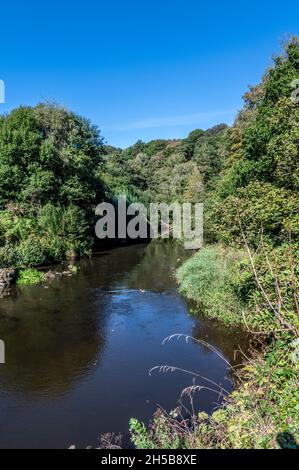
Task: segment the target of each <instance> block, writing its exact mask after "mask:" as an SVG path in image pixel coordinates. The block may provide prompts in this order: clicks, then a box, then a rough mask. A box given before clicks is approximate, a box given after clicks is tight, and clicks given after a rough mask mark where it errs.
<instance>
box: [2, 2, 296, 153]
mask: <svg viewBox="0 0 299 470" xmlns="http://www.w3.org/2000/svg"><path fill="white" fill-rule="evenodd" d="M0 14H1V26H0V37H1V48H0V79H3V80H4V81H5V84H6V103H5V104H4V105H3V104H0V112H5V111H8V110H10V109H12V108H14V107H16V106H19V105H21V104H30V105H33V104H36V103H38V102H40V101H42V100H50V101H56V102H58V103H61V104H63V105H65V106H67V107H68V108H70V109H72V110H74V111H76V112H78V113H80V114H82V115H85V116H86V117H88V118H90V119H91V120H92V121H93V122H94V123H95V124H97V125H98V126H99V127H100V129H101V130H102V134H103V135H104V137H105V138H106V140H107V141H108V143H110V144H112V145H117V146H128V145H130V144H132V143H134V142H135V141H136V140H138V139H143V140H145V141H147V140H150V139H152V138H175V137H183V136H185V135H186V134H188V132H189V131H190V130H192V129H195V128H197V127H201V128H207V127H209V126H212V125H214V124H216V123H218V122H227V123H231V122H232V121H233V117H234V115H235V113H236V111H237V110H238V109H239V108H240V107H241V105H242V100H241V96H242V95H243V93H244V92H245V91H246V88H247V85H248V84H255V83H257V82H258V81H259V80H260V78H261V75H262V73H263V71H264V69H265V68H266V67H267V66H269V65H270V64H271V56H272V54H273V53H277V52H279V50H280V42H281V40H282V39H283V38H284V36H285V34H286V33H294V34H298V33H299V3H298V2H295V1H294V0H292V1H288V0H285V1H283V2H275V1H261V0H259V1H255V0H254V1H249V2H232V1H226V2H224V1H221V2H217V1H212V2H211V1H210V2H209V1H204V2H202V1H196V0H190V1H188V0H184V1H178V0H172V1H168V0H160V1H156V0H151V1H147V0H144V1H142V0H140V1H138V2H137V1H130V0H126V1H115V0H110V1H108V0H107V1H105V2H104V1H101V0H98V1H96V0H85V1H84V2H76V1H74V2H71V1H65V0H61V1H56V0H54V1H53V0H52V1H47V0H45V1H44V2H43V3H42V2H40V1H33V0H28V1H26V2H25V1H15V0H10V1H6V2H5V3H4V2H2V4H1V10H0Z"/></svg>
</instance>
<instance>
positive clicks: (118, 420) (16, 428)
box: [0, 244, 245, 448]
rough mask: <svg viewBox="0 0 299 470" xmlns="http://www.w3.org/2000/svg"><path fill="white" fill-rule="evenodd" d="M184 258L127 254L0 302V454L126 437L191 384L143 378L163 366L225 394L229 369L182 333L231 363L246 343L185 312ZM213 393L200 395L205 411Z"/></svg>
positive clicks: (140, 251) (143, 249) (174, 251)
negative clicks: (179, 281) (1, 358)
mask: <svg viewBox="0 0 299 470" xmlns="http://www.w3.org/2000/svg"><path fill="white" fill-rule="evenodd" d="M184 256H186V252H185V251H184V250H182V249H181V248H179V247H177V246H175V245H172V244H169V245H165V244H152V245H148V246H141V245H138V246H130V247H122V248H117V249H114V250H111V251H107V252H103V253H101V254H99V255H98V256H95V257H94V258H92V259H91V260H84V261H81V262H80V263H78V266H79V271H78V274H77V275H75V276H73V277H71V278H62V279H60V278H59V279H55V280H54V281H53V282H52V283H51V284H50V285H49V287H48V288H45V286H44V285H40V286H33V287H26V288H24V287H23V288H18V289H16V290H15V291H14V293H13V295H12V296H10V297H6V298H4V299H1V300H0V338H1V339H3V340H4V341H5V345H6V364H5V365H1V366H0V447H1V448H47V447H50V448H66V447H68V446H69V445H71V444H75V445H76V446H77V447H86V446H88V445H93V446H94V445H97V439H98V436H99V435H100V434H101V433H103V432H121V433H123V434H124V435H125V437H126V436H127V433H128V431H127V430H128V421H129V418H130V417H132V416H134V417H138V418H139V419H141V420H143V421H145V422H146V421H147V420H148V419H149V418H150V416H151V415H152V413H153V412H154V410H155V409H156V407H157V404H160V405H161V406H163V407H164V408H166V409H168V410H169V409H171V408H174V407H175V406H176V403H177V400H178V397H179V395H180V392H181V390H182V389H183V387H185V386H188V385H190V384H191V383H192V378H191V377H190V376H187V375H185V374H183V373H181V372H175V373H169V374H159V373H157V372H156V373H154V374H153V375H152V376H149V374H148V371H149V369H151V368H152V367H153V366H156V365H162V364H169V365H174V366H178V367H182V368H184V369H189V370H192V371H196V372H198V373H199V374H201V375H203V376H206V377H208V378H209V379H211V380H213V381H215V382H217V383H218V384H222V385H223V386H224V387H225V388H226V389H227V390H228V391H230V390H231V389H232V384H231V382H230V380H229V377H230V372H229V370H228V368H227V364H226V363H225V362H224V361H223V360H222V359H221V358H219V356H218V355H217V354H215V353H214V352H212V351H211V350H209V349H208V348H206V347H204V346H202V345H199V344H195V343H192V342H191V343H189V344H185V343H184V341H183V340H181V341H176V340H175V341H172V342H170V343H167V344H165V345H164V346H162V344H161V343H162V340H163V339H164V338H165V337H166V336H168V335H171V334H174V333H186V334H190V335H193V336H194V337H196V338H200V339H204V340H206V341H208V342H209V343H211V344H212V345H213V346H215V347H216V348H217V349H218V350H219V351H220V352H221V353H222V354H223V355H224V356H225V358H226V359H228V360H229V361H230V363H232V364H235V363H236V362H240V356H238V357H237V358H234V352H235V350H236V349H237V347H238V345H239V344H241V345H243V343H244V341H245V339H244V337H242V335H241V334H240V333H238V332H236V331H233V330H231V329H230V330H229V329H225V328H223V327H220V326H219V325H217V324H216V323H214V322H211V321H207V320H204V319H200V320H196V319H194V318H193V317H192V316H190V315H189V314H188V308H187V304H186V302H185V300H184V299H183V298H182V297H180V295H179V294H178V293H177V290H176V284H175V281H174V278H173V273H174V270H175V268H176V267H177V266H178V265H179V264H180V263H181V261H182V259H183V257H184ZM217 401H218V395H217V394H215V393H214V392H211V391H202V392H201V393H200V394H199V396H198V402H197V405H198V406H199V407H200V408H201V409H202V410H206V411H211V410H212V409H213V408H214V407H215V406H216V402H217Z"/></svg>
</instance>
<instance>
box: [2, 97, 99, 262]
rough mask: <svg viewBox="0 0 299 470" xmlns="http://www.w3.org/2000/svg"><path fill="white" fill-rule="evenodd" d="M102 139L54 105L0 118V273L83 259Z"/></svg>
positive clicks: (96, 195)
mask: <svg viewBox="0 0 299 470" xmlns="http://www.w3.org/2000/svg"><path fill="white" fill-rule="evenodd" d="M102 153H103V144H102V138H101V137H100V134H99V132H98V130H97V129H96V128H95V127H94V126H92V125H91V124H90V123H89V122H88V121H87V120H86V119H83V118H81V117H79V116H77V115H75V114H74V113H71V112H69V111H67V110H65V109H64V108H61V107H59V106H56V105H50V104H49V105H48V104H41V105H38V106H36V107H34V108H31V107H21V108H18V109H16V110H14V111H12V112H11V113H10V114H8V115H5V116H1V117H0V268H10V267H12V268H17V269H19V268H26V267H32V266H38V265H41V264H44V263H52V262H56V261H61V260H63V259H65V258H67V257H69V256H73V255H74V254H78V255H81V254H84V253H87V252H88V251H89V250H90V249H91V248H92V246H93V242H94V237H93V234H92V228H91V227H92V225H93V224H92V223H90V222H91V220H92V217H93V205H94V204H95V203H96V202H97V201H98V200H99V199H100V197H101V184H100V178H99V175H98V172H99V164H100V162H101V158H102V157H101V155H102Z"/></svg>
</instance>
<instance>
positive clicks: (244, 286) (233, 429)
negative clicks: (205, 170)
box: [130, 38, 299, 449]
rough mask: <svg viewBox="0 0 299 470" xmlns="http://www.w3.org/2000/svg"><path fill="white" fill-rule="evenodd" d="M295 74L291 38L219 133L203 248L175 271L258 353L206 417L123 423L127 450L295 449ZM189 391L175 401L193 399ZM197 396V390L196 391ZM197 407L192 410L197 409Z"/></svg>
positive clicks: (176, 415)
mask: <svg viewBox="0 0 299 470" xmlns="http://www.w3.org/2000/svg"><path fill="white" fill-rule="evenodd" d="M295 78H297V79H298V78H299V42H298V39H296V38H293V39H291V40H290V41H289V43H288V44H287V45H286V46H285V51H284V54H283V55H282V56H280V57H277V58H275V60H274V66H273V67H272V68H271V69H270V70H268V71H267V72H266V74H265V76H264V77H263V80H262V82H261V83H260V84H259V85H258V86H256V87H252V88H251V89H250V91H249V92H248V93H247V94H246V95H245V105H244V108H243V110H242V111H241V112H240V113H239V115H238V116H237V118H236V121H235V124H234V126H233V127H232V128H231V129H229V130H228V131H227V133H226V139H227V142H226V148H227V149H228V154H227V157H226V159H225V162H224V166H223V169H222V171H221V173H220V177H219V178H217V179H216V180H214V183H215V184H214V185H212V186H211V187H210V188H209V190H208V191H207V192H206V200H205V203H206V230H205V235H206V241H207V242H209V243H217V245H213V246H206V247H205V248H204V249H203V250H202V251H200V252H199V253H197V254H195V255H194V256H193V258H191V259H189V260H188V261H187V262H186V263H185V264H184V265H183V266H182V267H181V268H180V269H179V270H178V272H177V278H178V281H179V283H180V289H181V292H182V293H183V294H184V295H186V296H187V297H188V298H190V299H192V300H193V301H194V302H195V304H196V305H197V308H198V309H199V310H201V311H203V312H204V313H205V314H206V315H208V316H211V317H213V318H217V319H218V320H219V321H224V322H225V323H227V324H231V325H235V324H239V325H240V324H241V325H243V327H244V328H246V329H249V330H250V331H251V332H252V333H253V334H254V336H255V338H256V342H257V344H258V347H257V348H256V350H255V352H254V353H253V356H252V357H251V358H247V364H246V366H245V367H243V368H242V369H240V370H239V372H238V386H237V388H236V390H235V391H234V392H233V393H232V394H231V395H229V396H227V397H226V399H225V402H224V404H223V405H222V406H221V407H220V408H219V409H218V410H216V411H215V412H214V413H213V414H212V415H211V416H208V415H206V414H204V413H200V412H199V413H197V412H193V413H191V414H190V415H187V416H186V414H184V413H182V410H181V409H180V408H179V407H178V408H177V409H176V410H173V411H172V412H171V413H169V414H168V413H167V412H166V411H164V410H161V409H159V410H157V412H156V414H155V415H154V417H153V419H152V422H151V423H150V425H149V426H148V427H146V426H145V425H144V424H142V423H140V422H139V421H138V420H136V419H133V420H131V422H130V431H131V436H132V440H133V442H134V444H135V445H136V447H137V448H171V449H173V448H188V449H190V448H275V447H278V448H281V447H290V448H298V442H299V392H298V389H299V387H298V385H299V381H298V373H299V298H298V292H299V269H298V266H299V265H298V261H299V259H298V258H299V240H298V232H299V219H298V214H299V210H298V209H299V207H298V204H299V194H298V191H299V105H298V104H296V103H294V102H293V101H292V100H291V92H292V87H291V83H292V81H293V80H294V79H295ZM197 392H198V389H197V388H196V387H190V388H189V389H188V390H187V391H185V392H184V393H185V395H186V394H187V396H188V397H189V399H190V400H193V395H194V393H197ZM199 393H200V392H199ZM199 411H200V410H199Z"/></svg>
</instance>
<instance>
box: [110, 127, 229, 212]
mask: <svg viewBox="0 0 299 470" xmlns="http://www.w3.org/2000/svg"><path fill="white" fill-rule="evenodd" d="M226 129H227V126H225V125H224V124H221V125H218V126H215V127H213V128H211V129H208V130H207V131H203V130H200V129H198V130H195V131H193V132H191V133H190V134H189V136H188V137H187V138H186V139H182V140H153V141H151V142H148V143H144V142H141V141H138V142H137V143H136V144H135V145H133V146H132V147H129V148H128V149H125V150H121V149H114V148H111V147H108V148H107V149H106V150H107V154H106V156H105V157H104V159H105V165H104V169H103V174H102V178H103V180H104V182H105V185H106V188H107V194H108V195H110V194H111V193H112V194H127V196H128V197H129V198H130V199H132V200H138V201H141V202H144V203H145V204H147V203H149V202H165V203H171V202H173V201H178V202H184V201H190V202H197V201H202V200H204V197H205V191H207V190H208V189H209V188H210V187H211V186H212V184H213V182H214V181H215V179H216V178H217V177H218V175H219V172H220V170H221V169H222V167H223V164H224V160H225V154H226V150H225V145H226V137H225V136H226V132H227V130H226Z"/></svg>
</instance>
